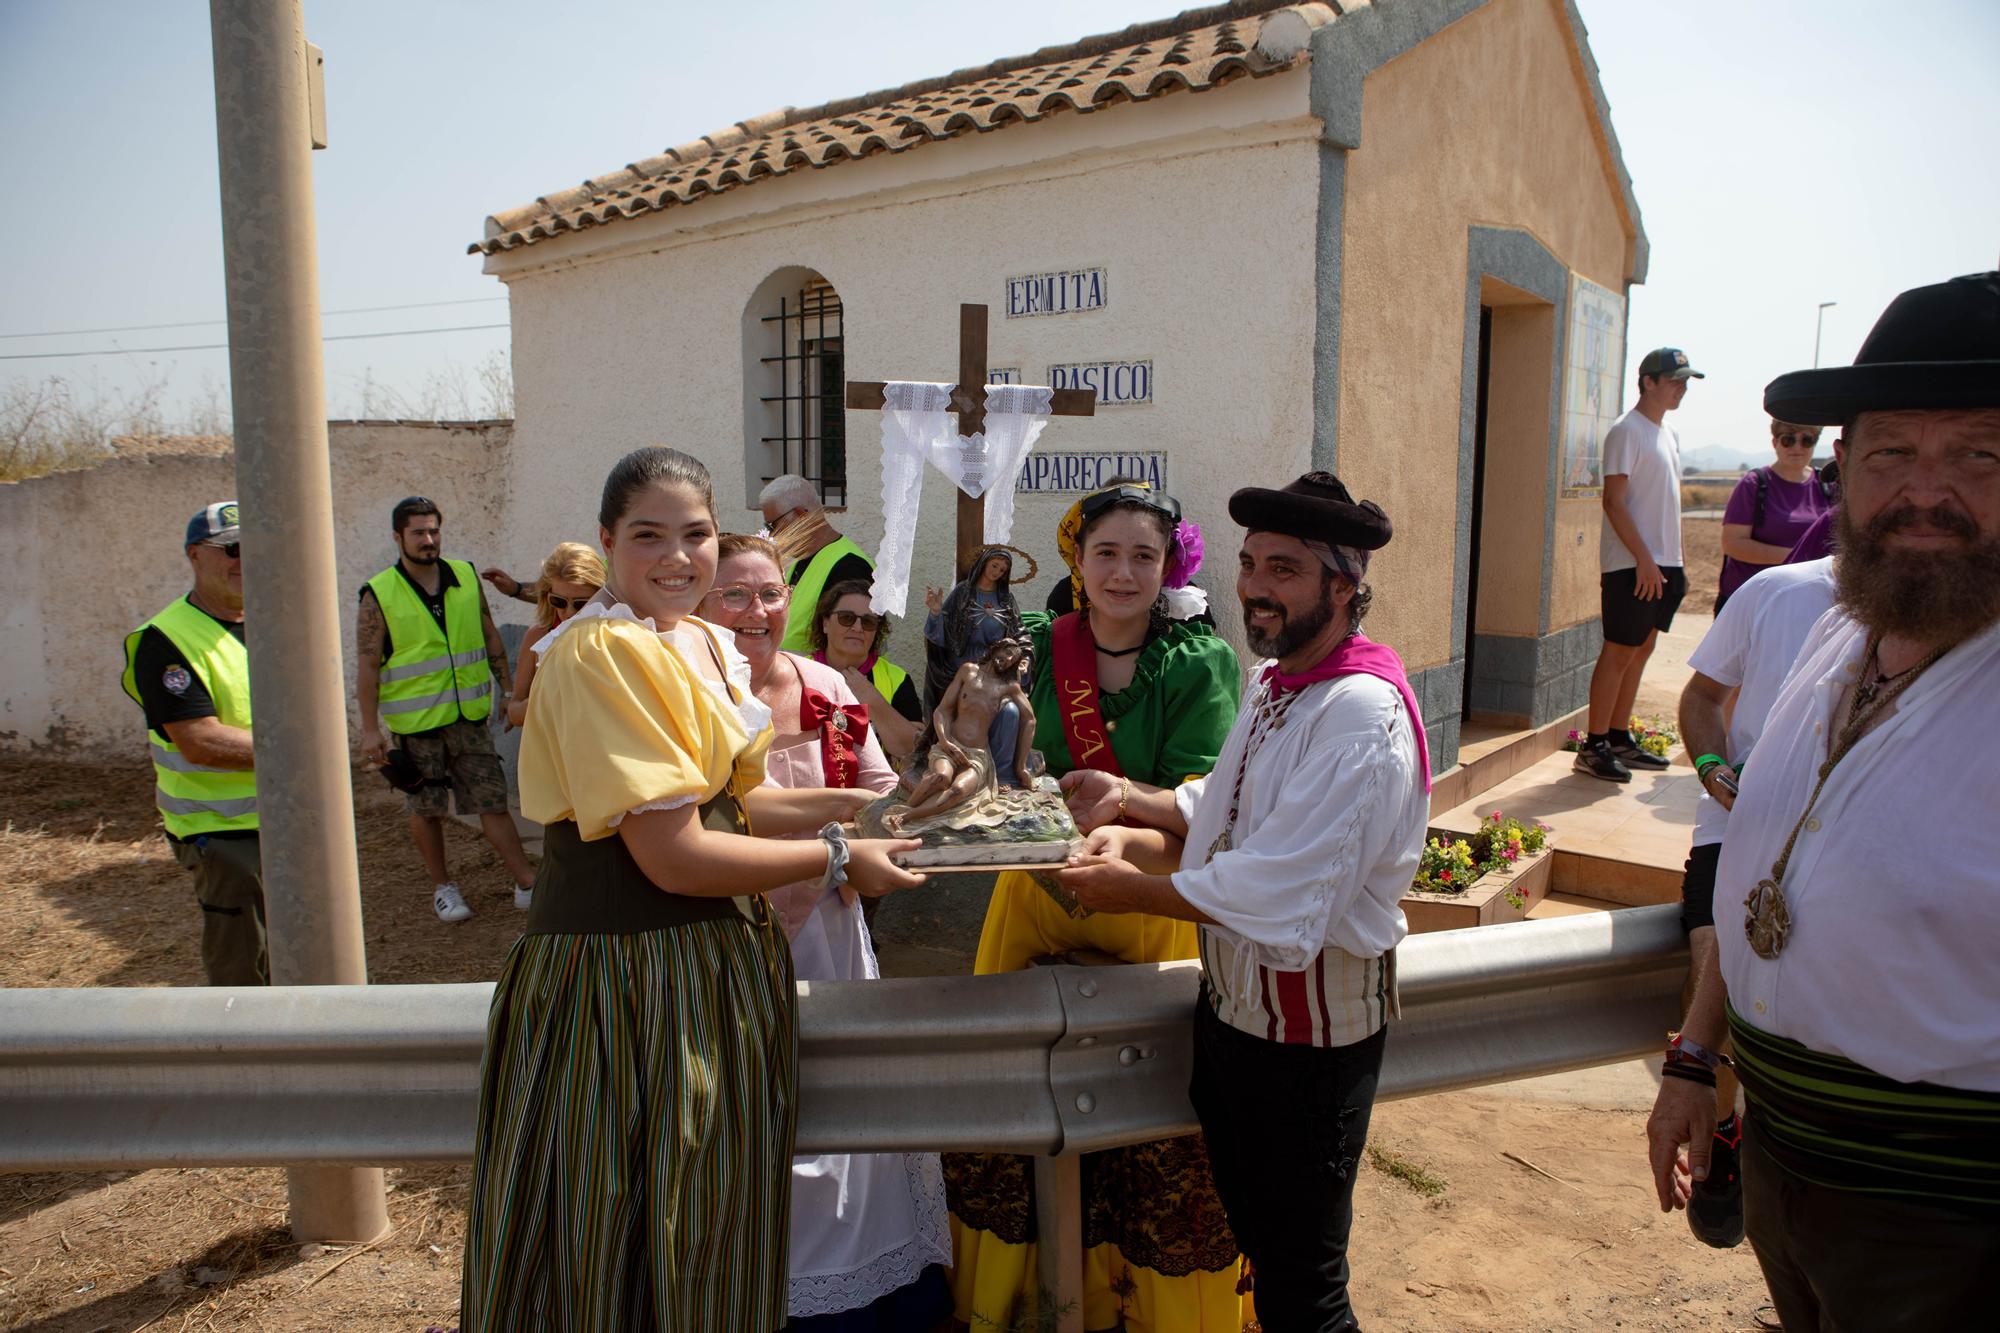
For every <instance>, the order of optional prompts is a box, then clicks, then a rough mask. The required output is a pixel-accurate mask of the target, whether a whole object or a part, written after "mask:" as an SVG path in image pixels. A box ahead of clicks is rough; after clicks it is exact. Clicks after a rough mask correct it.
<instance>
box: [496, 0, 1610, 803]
mask: <svg viewBox="0 0 2000 1333" xmlns="http://www.w3.org/2000/svg"><path fill="white" fill-rule="evenodd" d="M610 147H613V148H615V147H616V146H615V145H611V146H610ZM472 249H473V250H474V251H475V252H477V253H480V254H482V255H483V256H484V262H485V266H486V271H487V272H489V273H491V274H493V275H494V276H496V277H498V278H499V279H500V280H501V281H502V282H504V283H506V284H507V289H508V292H509V295H510V297H511V317H512V322H513V364H514V379H515V397H516V426H515V432H514V436H513V445H512V448H511V451H510V460H511V461H510V465H509V466H510V475H509V477H508V497H507V501H506V506H507V513H506V521H505V522H504V523H503V524H502V525H501V530H502V531H504V532H506V533H508V534H509V537H508V541H509V543H510V549H509V551H508V552H507V554H508V555H509V556H510V557H511V559H512V560H513V562H514V565H515V566H522V565H527V564H529V563H531V562H532V561H534V560H536V559H539V557H540V555H541V554H542V553H543V552H545V551H547V550H548V548H549V546H550V545H551V544H552V543H554V542H556V541H559V540H563V539H586V540H587V539H589V538H590V537H591V535H592V529H593V527H594V524H595V510H596V500H597V493H596V484H597V479H599V478H601V477H602V476H603V474H604V472H605V471H606V470H607V469H608V468H609V466H610V464H611V463H612V462H613V461H614V460H615V459H616V458H617V457H618V456H619V455H621V454H622V453H624V452H625V451H626V450H628V449H631V448H634V447H636V446H638V445H641V444H647V443H665V444H672V445H674V446H676V447H678V448H681V449H685V450H687V451H688V452H690V453H693V454H695V455H697V456H699V457H700V458H702V459H703V460H704V462H706V464H707V465H708V467H709V468H710V470H711V471H712V472H713V474H714V476H715V480H716V488H717V504H718V509H719V511H720V512H719V517H720V518H721V521H722V523H723V525H724V526H725V527H726V528H728V527H741V528H743V529H745V530H751V529H754V528H755V527H756V526H757V524H758V522H759V520H758V518H757V515H756V512H755V505H754V501H755V496H756V494H757V492H758V490H759V489H760V488H761V487H762V486H763V484H764V482H765V480H766V479H768V478H770V477H773V476H776V475H778V474H779V473H783V472H800V473H803V474H805V475H807V476H809V477H812V478H813V479H815V481H816V482H817V483H818V485H819V486H820V488H821V491H822V494H823V496H824V497H825V499H826V502H827V504H828V505H829V506H830V507H832V508H833V509H835V510H837V511H839V512H838V513H836V514H835V516H834V521H835V522H836V524H837V525H838V526H839V527H840V528H841V529H842V530H843V531H845V532H846V533H848V534H849V535H850V536H852V537H854V538H855V539H856V540H857V541H859V542H860V543H861V544H862V545H863V546H864V547H868V548H871V549H872V548H873V547H874V546H875V545H876V544H877V543H878V542H879V541H880V539H881V536H882V531H881V527H882V502H881V443H880V442H881V429H882V427H881V422H880V414H879V413H875V412H868V411H858V410H846V409H845V408H844V407H843V402H844V385H845V382H846V381H847V380H848V379H850V378H851V379H855V380H899V379H915V380H941V381H947V382H949V381H951V380H953V379H955V378H956V371H957V365H958V360H957V357H958V350H957V339H958V306H959V304H960V303H961V302H976V303H983V304H985V305H987V306H988V307H989V308H990V312H991V313H990V329H991V347H990V353H989V365H990V366H991V368H992V369H991V372H990V376H989V377H990V378H991V379H993V380H996V381H1012V382H1017V383H1030V384H1051V385H1054V386H1056V387H1082V388H1088V389H1091V390H1093V391H1094V392H1095V393H1096V395H1097V409H1096V415H1095V416H1094V417H1090V418H1061V417H1059V418H1056V419H1055V420H1053V421H1051V423H1050V424H1049V426H1048V428H1047V429H1046V431H1045V432H1044V433H1043V435H1042V437H1041V439H1040V442H1039V443H1038V444H1037V446H1036V448H1035V451H1034V453H1033V454H1032V455H1030V457H1029V458H1028V460H1027V463H1026V464H1025V465H1024V467H1023V468H1022V469H1021V472H1020V474H1019V476H1018V477H1017V479H1016V482H1015V485H1016V493H1017V503H1016V509H1015V522H1014V529H1013V542H1014V544H1016V545H1018V546H1021V547H1024V548H1026V549H1027V550H1029V551H1030V552H1032V553H1033V554H1034V555H1035V556H1036V558H1037V559H1038V560H1039V562H1040V564H1041V571H1042V573H1041V577H1040V579H1039V580H1037V581H1036V582H1035V583H1033V584H1030V585H1028V586H1027V587H1024V588H1021V589H1018V593H1019V596H1020V600H1021V603H1022V605H1023V607H1024V609H1035V608H1038V607H1039V606H1040V604H1041V600H1042V597H1043V595H1044V593H1045V592H1046V590H1047V587H1048V584H1049V582H1050V580H1051V577H1052V576H1055V575H1058V574H1059V573H1060V571H1061V564H1060V561H1059V560H1058V559H1057V558H1056V553H1055V527H1056V522H1057V520H1058V518H1059V517H1060V516H1061V514H1062V512H1063V511H1064V509H1066V508H1067V507H1068V505H1069V504H1070V503H1071V502H1072V501H1073V500H1074V499H1075V498H1076V496H1077V494H1078V493H1079V492H1081V491H1085V490H1089V489H1093V488H1095V487H1096V486H1097V485H1098V484H1100V483H1101V482H1102V481H1103V480H1104V479H1106V478H1108V477H1110V476H1112V475H1115V474H1119V473H1123V474H1127V475H1134V474H1136V475H1140V476H1144V477H1146V478H1148V479H1150V480H1153V481H1155V482H1157V483H1159V484H1161V485H1164V486H1165V487H1166V488H1167V489H1169V490H1170V491H1172V492H1173V493H1174V494H1175V495H1177V496H1179V497H1180V499H1181V501H1182V502H1183V504H1184V505H1185V506H1186V509H1187V512H1188V515H1189V516H1190V517H1192V518H1194V519H1195V520H1196V521H1198V522H1199V523H1200V524H1201V525H1202V527H1203V529H1204V531H1205V532H1206V534H1207V545H1208V557H1207V563H1206V566H1205V568H1204V571H1203V574H1202V576H1201V577H1200V579H1199V580H1198V581H1199V582H1200V583H1201V584H1202V585H1203V586H1204V587H1205V588H1206V589H1207V591H1208V592H1209V593H1210V595H1211V597H1212V598H1213V601H1214V605H1215V612H1216V617H1217V621H1218V623H1219V624H1220V625H1221V626H1222V628H1223V630H1224V632H1225V633H1227V634H1228V635H1230V637H1231V638H1232V640H1233V641H1234V642H1236V643H1237V644H1238V645H1239V647H1240V645H1241V643H1242V637H1241V624H1240V617H1239V615H1238V613H1237V609H1236V605H1235V597H1234V594H1233V586H1234V570H1235V555H1236V548H1237V543H1238V540H1239V533H1238V531H1237V530H1236V528H1235V527H1234V525H1233V524H1232V523H1231V522H1230V520H1229V517H1228V513H1227V508H1226V505H1227V501H1228V497H1229V495H1230V493H1231V492H1232V491H1233V490H1235V489H1236V488H1237V487H1239V486H1243V485H1248V484H1260V485H1269V486H1277V485H1282V484H1283V483H1284V482H1286V481H1288V480H1290V479H1291V478H1293V477H1294V476H1296V475H1298V474H1299V473H1301V472H1303V471H1305V470H1307V469H1309V468H1313V467H1325V468H1332V469H1335V470H1337V471H1338V472H1339V473H1340V475H1341V477H1342V479H1343V480H1344V481H1346V482H1347V484H1348V485H1349V486H1350V487H1351V488H1352V490H1353V491H1354V493H1355V495H1356V496H1357V497H1366V498H1370V499H1374V500H1377V501H1379V502H1380V503H1381V504H1382V505H1383V507H1384V508H1385V509H1387V510H1388V512H1389V513H1390V515H1391V516H1392V518H1393V520H1394V522H1395V526H1396V537H1395V540H1394V541H1393V543H1392V544H1391V545H1390V546H1389V548H1388V549H1387V550H1386V551H1385V552H1383V554H1382V555H1381V557H1380V558H1379V559H1378V561H1377V563H1376V565H1375V568H1374V570H1373V571H1372V577H1371V581H1372V582H1373V583H1374V585H1375V588H1376V594H1377V595H1376V600H1375V608H1374V611H1373V613H1372V615H1371V616H1370V619H1369V622H1368V627H1367V628H1368V631H1369V633H1370V634H1371V635H1372V636H1373V637H1375V638H1377V639H1380V640H1382V641H1384V642H1387V643H1389V644H1390V645H1392V646H1393V647H1395V648H1396V649H1397V651H1398V652H1400V653H1401V655H1402V657H1403V659H1404V661H1405V662H1406V663H1407V665H1408V666H1409V668H1410V670H1411V676H1412V680H1413V683H1414V684H1415V686H1416V688H1417V690H1418V695H1419V698H1420V699H1421V701H1422V703H1423V707H1424V713H1425V723H1426V726H1427V728H1428V730H1429V733H1430V743H1431V755H1432V761H1433V764H1434V766H1435V767H1437V768H1438V769H1440V770H1442V769H1444V768H1447V767H1449V766H1451V765H1452V764H1453V763H1455V762H1456V758H1457V753H1458V741H1459V729H1460V726H1461V723H1462V721H1463V720H1465V719H1468V718H1473V717H1477V718H1480V719H1481V720H1485V721H1491V722H1499V723H1505V724H1511V725H1525V724H1536V725H1539V724H1541V723H1545V722H1548V721H1551V720H1554V719H1556V718H1559V717H1561V716H1563V715H1564V714H1566V713H1568V712H1569V711H1571V710H1573V709H1575V708H1577V707H1579V706H1581V705H1582V703H1583V702H1584V699H1585V693H1586V685H1587V682H1588V678H1589V673H1590V667H1591V664H1592V662H1593V661H1594V660H1595V658H1596V654H1597V649H1598V644H1599V642H1600V634H1599V629H1598V624H1597V605H1598V599H1597V575H1598V569H1597V551H1598V529H1599V525H1600V523H1601V521H1602V520H1601V517H1600V513H1601V511H1600V508H1599V499H1598V495H1599V486H1600V481H1601V478H1600V476H1599V473H1598V456H1597V448H1598V442H1599V441H1600V440H1601V438H1602V436H1603V432H1604V430H1605V428H1606V427H1607V426H1608V425H1609V424H1610V423H1611V421H1612V420H1614V419H1615V418H1616V416H1617V414H1618V412H1619V410H1620V402H1621V397H1622V392H1623V387H1624V383H1625V379H1626V375H1625V370H1626V360H1625V337H1624V323H1625V318H1624V312H1625V296H1626V293H1627V291H1628V289H1629V286H1630V284H1632V283H1636V282H1640V281H1643V280H1644V277H1645V273H1646V258H1647V244H1646V236H1645V231H1644V228H1643V226H1642V225H1641V222H1640V217H1639V210H1638V205H1637V202H1636V201H1635V199H1634V197H1633V193H1632V186H1631V181H1630V178H1629V177H1628V176H1627V174H1626V172H1625V169H1624V166H1623V163H1622V161H1621V158H1620V154H1619V148H1618V140H1617V136H1616V134H1615V133H1614V132H1613V130H1612V126H1611V120H1610V115H1609V109H1608V107H1607V105H1606V103H1605V99H1604V94H1603V90H1602V89H1601V88H1600V86H1599V83H1598V77H1597V70H1596V65H1595V62H1594V61H1593V60H1592V58H1591V54H1590V48H1589V44H1588V41H1587V35H1586V33H1585V30H1584V26H1583V23H1582V20H1581V19H1580V17H1579V16H1578V14H1577V11H1576V9H1575V6H1574V5H1573V4H1572V3H1570V0H1375V3H1373V4H1368V3H1361V2H1359V0H1350V2H1349V3H1342V4H1317V3H1315V4H1297V5H1289V6H1277V5H1272V4H1269V3H1241V2H1239V3H1233V4H1225V5H1217V6H1213V7H1210V8H1205V9H1197V10H1190V11H1187V12H1185V13H1183V14H1181V15H1179V16H1177V17H1174V18H1169V19H1162V20H1160V21H1157V22H1152V23H1146V24H1141V25H1138V26H1136V27H1132V28H1128V29H1126V30H1124V31H1122V32H1117V33H1111V34H1107V35H1104V36H1100V37H1091V38H1086V39H1084V40H1082V41H1079V42H1074V43H1071V44H1068V45H1064V46H1058V47H1050V48H1047V49H1044V50H1041V51H1037V52H1035V53H1033V54H1032V55H1027V56H1020V57H1014V58H1010V59H1005V60H999V61H995V62H993V63H991V64H988V65H982V66H978V67H975V68H970V69H964V70H960V71H958V72H956V73H953V74H948V75H945V76H944V77H941V78H935V79H929V80H925V81H923V82H920V83H914V84H909V85H906V86H904V87H901V88H895V89H889V90H886V91H882V92H875V93H868V94H866V95H863V96H859V97H853V98H849V99H847V100H844V101H840V102H834V103H829V104H827V105H824V106H817V107H810V108H804V109H794V108H785V109H783V110H780V111H774V112H771V113H769V114H767V115H763V116H759V117H756V118H754V119H750V120H744V121H739V122H737V123H736V124H734V125H732V126H730V127H729V128H727V129H724V130H720V131H717V132H716V133H714V134H710V135H707V136H705V137H703V138H701V139H698V140H696V141H694V142H692V143H688V144H683V145H681V146H679V147H677V148H672V149H669V150H667V151H666V152H664V153H661V154H659V155H657V156H653V157H647V158H643V159H640V160H638V161H636V162H633V163H631V164H630V165H628V166H625V167H623V168H620V169H618V170H616V171H612V172H609V173H606V174H603V175H599V176H596V177H593V178H592V179H590V180H587V181H585V182H584V183H583V184H581V185H579V186H576V187H575V188H572V189H567V190H562V191H559V192H556V193H552V194H549V195H546V196H543V197H542V198H540V199H537V200H535V201H534V202H533V203H530V204H527V205H525V206H523V207H519V208H513V209H509V210H507V211H504V212H501V213H498V214H496V215H494V216H493V217H491V218H489V219H488V220H487V223H486V232H485V236H484V239H482V240H481V241H479V242H478V243H476V244H475V245H474V246H473V247H472ZM953 530H954V529H953V504H952V496H951V493H950V491H949V489H948V483H947V482H945V480H944V479H943V478H942V477H940V476H938V475H937V474H935V473H933V474H932V475H931V476H930V477H929V478H928V479H927V481H926V485H925V492H924V508H923V512H922V515H921V518H920V520H919V530H918V534H917V540H916V562H915V567H914V571H913V575H914V576H913V579H912V584H913V587H914V588H915V589H916V590H917V592H918V593H919V594H920V593H921V590H922V587H923V584H924V583H925V582H926V581H929V582H933V583H939V584H943V583H948V582H949V581H950V578H951V572H952V571H951V565H952V553H953ZM911 611H912V612H913V614H912V615H911V616H910V617H909V618H908V619H907V620H906V621H905V623H904V624H903V626H902V627H901V628H900V629H899V631H898V638H897V639H896V640H895V642H894V644H893V646H892V654H894V655H897V656H899V657H900V659H901V660H903V661H904V663H905V665H911V664H914V663H917V662H920V661H921V649H920V645H919V640H918V637H917V627H918V623H919V622H920V619H921V612H922V607H921V601H920V598H919V597H915V596H913V597H912V599H911Z"/></svg>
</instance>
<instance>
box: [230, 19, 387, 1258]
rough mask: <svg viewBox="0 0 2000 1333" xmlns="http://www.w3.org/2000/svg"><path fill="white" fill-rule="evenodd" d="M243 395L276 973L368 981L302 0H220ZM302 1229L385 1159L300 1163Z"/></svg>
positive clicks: (332, 1234)
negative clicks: (356, 1163) (369, 1163)
mask: <svg viewBox="0 0 2000 1333" xmlns="http://www.w3.org/2000/svg"><path fill="white" fill-rule="evenodd" d="M209 22H210V30H211V33H212V35H213V40H214V49H215V138H216V148H217V154H218V157H219V159H220V166H221V177H222V257H223V270H224V273H225V275H226V277H227V281H228V290H229V377H230V399H231V405H232V407H233V409H234V412H235V435H236V486H237V495H238V497H239V498H240V499H241V501H242V506H243V509H242V513H243V522H242V529H243V548H244V557H245V558H244V561H243V585H244V608H245V613H246V618H247V622H248V624H249V627H250V695H251V698H252V700H253V701H254V707H255V709H256V723H255V725H254V726H253V728H252V731H253V733H254V735H255V740H256V751H257V771H258V773H259V775H260V781H259V782H258V784H257V785H258V790H257V805H258V822H259V825H260V827H261V829H262V834H263V836H262V846H263V870H264V897H265V902H266V910H267V913H268V918H269V922H270V948H271V980H272V982H273V984H276V985H280V986H285V985H292V986H298V985H358V984H362V983H365V982H366V981H367V980H368V970H367V960H366V956H365V954H364V952H363V948H362V936H361V890H360V874H359V869H358V866H357V864H356V857H355V846H354V797H353V789H352V787H351V786H350V785H349V784H350V780H349V774H348V758H347V753H348V750H347V696H346V689H345V685H344V683H343V677H342V673H341V654H340V619H339V603H338V600H337V593H336V580H335V576H334V557H333V487H332V482H331V480H330V477H329V473H328V464H327V444H326V381H325V368H324V366H323V365H322V364H321V360H320V313H319V280H318V274H317V271H316V268H315V265H316V263H317V238H316V236H315V231H314V224H313V190H312V165H311V153H312V138H311V121H310V117H311V110H310V105H309V100H308V89H307V71H306V42H305V16H304V13H303V11H302V8H301V0H210V4H209ZM291 1213H292V1231H293V1234H295V1235H297V1236H298V1237H300V1238H301V1239H305V1240H325V1241H369V1240H374V1239H375V1238H376V1237H378V1236H380V1235H382V1234H383V1233H384V1232H385V1231H387V1230H388V1227H389V1218H388V1212H387V1209H386V1207H385V1204H384V1198H383V1188H382V1171H381V1169H380V1168H379V1167H362V1168H355V1167H323V1166H313V1167H293V1168H292V1169H291Z"/></svg>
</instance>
